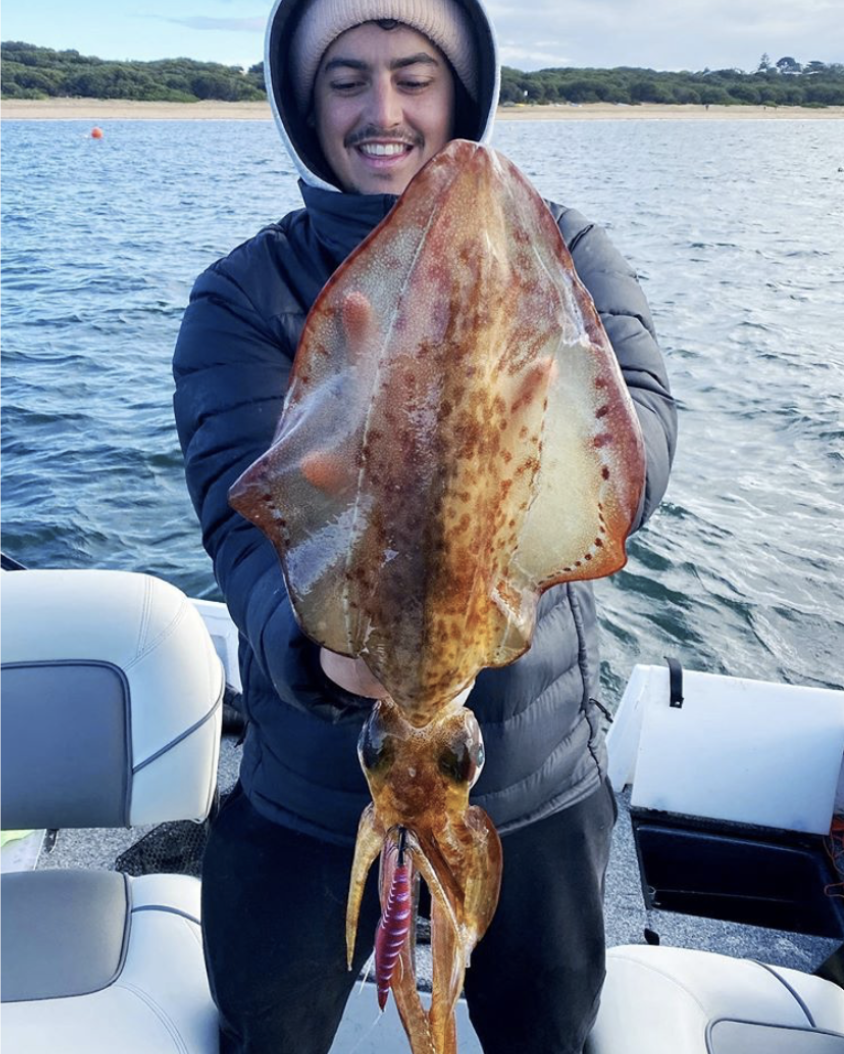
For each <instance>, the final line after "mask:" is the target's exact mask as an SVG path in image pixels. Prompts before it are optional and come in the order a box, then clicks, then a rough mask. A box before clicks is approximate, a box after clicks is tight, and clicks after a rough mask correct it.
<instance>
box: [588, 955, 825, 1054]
mask: <svg viewBox="0 0 844 1054" xmlns="http://www.w3.org/2000/svg"><path fill="white" fill-rule="evenodd" d="M584 1054H844V991H842V990H841V989H840V988H839V987H838V986H837V985H834V984H832V983H831V982H830V981H825V980H823V979H821V978H820V977H814V976H812V975H809V974H803V973H800V972H799V971H797V970H789V969H785V968H783V967H779V966H766V965H764V964H763V963H757V962H753V961H751V960H749V959H733V958H730V957H729V956H726V955H717V954H714V953H712V952H703V951H691V950H688V949H685V948H668V947H664V946H660V947H651V946H647V945H629V946H622V947H618V948H612V949H610V951H609V952H608V955H607V979H606V983H605V985H604V991H603V994H602V996H601V1008H600V1010H599V1012H598V1019H597V1021H596V1023H595V1028H594V1029H593V1031H592V1034H591V1036H590V1037H589V1040H588V1042H587V1044H586V1047H585V1050H584Z"/></svg>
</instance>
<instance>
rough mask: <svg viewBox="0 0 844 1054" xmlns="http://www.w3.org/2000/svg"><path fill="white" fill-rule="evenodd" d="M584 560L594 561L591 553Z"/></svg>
mask: <svg viewBox="0 0 844 1054" xmlns="http://www.w3.org/2000/svg"><path fill="white" fill-rule="evenodd" d="M583 559H584V560H591V559H592V554H591V553H587V554H586V556H584V557H583Z"/></svg>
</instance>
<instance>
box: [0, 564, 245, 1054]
mask: <svg viewBox="0 0 844 1054" xmlns="http://www.w3.org/2000/svg"><path fill="white" fill-rule="evenodd" d="M2 589H3V637H2V680H3V708H2V787H1V788H0V790H2V826H3V829H4V830H18V829H28V828H34V829H41V828H47V829H50V828H71V827H73V828H114V827H134V826H141V825H148V824H157V823H162V822H165V821H171V820H196V821H201V820H203V819H204V818H205V817H206V816H207V815H208V812H209V809H210V806H211V802H212V801H213V797H214V791H215V788H216V779H217V761H218V757H219V743H220V727H221V721H222V699H223V692H224V689H225V677H224V673H223V669H222V664H221V663H220V660H219V658H218V657H217V653H216V651H215V649H214V646H213V643H212V641H211V637H210V635H209V633H208V631H207V630H206V628H205V624H204V622H203V620H202V618H201V617H200V615H199V614H198V612H197V611H196V609H195V607H194V606H193V604H192V603H191V602H190V601H189V600H188V598H187V597H186V596H185V595H184V594H183V593H181V592H180V591H179V590H178V589H176V588H174V587H173V586H171V585H168V584H167V583H165V582H162V581H160V580H159V579H156V578H153V577H151V576H149V575H142V574H133V573H129V572H121V571H81V570H80V571H15V572H8V573H5V574H4V575H3V578H2ZM47 864H49V860H48V861H47ZM2 902H3V926H2V951H1V952H0V963H1V964H2V977H1V978H0V997H1V998H2V1003H3V1006H2V1014H0V1037H2V1049H3V1052H4V1054H42V1052H44V1054H46V1052H47V1051H49V1052H51V1054H52V1052H54V1051H62V1054H82V1052H85V1054H106V1052H108V1054H114V1052H115V1051H120V1052H121V1054H145V1052H148V1054H152V1052H155V1054H166V1051H168V1050H171V1051H179V1052H180V1054H217V1051H218V1050H219V1038H218V1026H217V1013H216V1010H215V1007H214V1004H213V1002H212V1000H211V996H210V992H209V989H208V982H207V978H206V974H205V966H204V960H203V954H202V934H201V929H200V886H199V881H198V880H197V879H195V878H192V877H190V876H187V875H144V876H140V877H137V878H130V877H129V876H127V875H123V874H119V873H117V872H115V871H105V870H77V869H66V868H52V869H50V868H49V867H48V866H47V867H44V868H42V869H39V870H35V871H17V872H11V873H8V874H3V875H2Z"/></svg>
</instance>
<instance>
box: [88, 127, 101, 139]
mask: <svg viewBox="0 0 844 1054" xmlns="http://www.w3.org/2000/svg"><path fill="white" fill-rule="evenodd" d="M102 137H103V130H102V128H92V129H91V138H92V139H102Z"/></svg>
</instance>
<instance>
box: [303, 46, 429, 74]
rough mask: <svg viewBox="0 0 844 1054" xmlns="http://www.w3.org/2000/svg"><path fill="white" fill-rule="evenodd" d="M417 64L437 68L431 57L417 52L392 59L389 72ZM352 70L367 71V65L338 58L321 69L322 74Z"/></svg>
mask: <svg viewBox="0 0 844 1054" xmlns="http://www.w3.org/2000/svg"><path fill="white" fill-rule="evenodd" d="M418 64H424V65H428V66H439V62H437V60H436V59H435V58H434V56H433V55H429V54H428V53H427V52H425V51H420V52H417V54H415V55H407V56H406V57H405V58H400V59H393V61H392V62H391V63H390V69H391V70H400V69H404V67H405V66H416V65H418ZM341 67H343V68H346V69H353V70H368V69H369V68H370V67H369V63H368V62H362V61H361V60H360V59H346V58H343V57H342V56H340V57H339V58H336V59H331V60H330V61H329V62H326V64H325V66H324V67H323V72H325V73H329V72H330V71H331V70H335V69H339V68H341Z"/></svg>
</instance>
